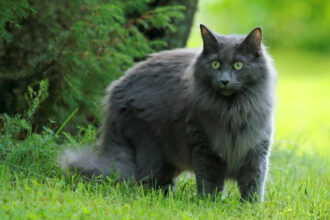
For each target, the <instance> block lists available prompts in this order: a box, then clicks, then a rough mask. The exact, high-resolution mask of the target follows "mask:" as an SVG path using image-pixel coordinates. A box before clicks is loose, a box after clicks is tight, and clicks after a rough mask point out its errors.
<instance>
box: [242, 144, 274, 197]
mask: <svg viewBox="0 0 330 220" xmlns="http://www.w3.org/2000/svg"><path fill="white" fill-rule="evenodd" d="M268 149H269V141H263V142H261V143H260V144H259V145H258V146H257V147H256V148H255V149H252V150H250V151H249V153H248V154H247V156H246V158H245V160H244V162H243V164H242V167H241V168H240V170H239V173H238V176H237V183H238V186H239V189H240V192H241V199H243V200H247V201H250V202H256V201H263V194H264V185H265V180H266V175H267V169H268Z"/></svg>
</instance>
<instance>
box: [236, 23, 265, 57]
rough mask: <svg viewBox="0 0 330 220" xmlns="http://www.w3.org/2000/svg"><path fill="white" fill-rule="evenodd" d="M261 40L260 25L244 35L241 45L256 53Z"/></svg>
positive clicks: (259, 48) (259, 47)
mask: <svg viewBox="0 0 330 220" xmlns="http://www.w3.org/2000/svg"><path fill="white" fill-rule="evenodd" d="M261 40H262V30H261V27H256V28H254V29H253V30H252V31H251V32H250V33H249V34H248V35H247V36H246V38H245V39H244V41H243V43H242V44H241V46H242V48H243V49H245V50H247V51H248V52H251V53H258V52H259V51H260V50H261Z"/></svg>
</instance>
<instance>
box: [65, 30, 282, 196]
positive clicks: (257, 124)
mask: <svg viewBox="0 0 330 220" xmlns="http://www.w3.org/2000/svg"><path fill="white" fill-rule="evenodd" d="M200 28H201V34H202V38H203V49H202V50H192V49H175V50H169V51H163V52H160V53H155V54H152V55H151V56H150V57H149V58H148V59H147V60H145V61H143V62H140V63H138V64H136V65H135V66H134V67H132V68H131V69H129V70H128V71H127V72H126V73H125V75H124V76H122V77H121V78H120V79H119V80H116V81H114V82H112V83H111V85H110V86H109V88H108V95H107V96H106V98H105V100H104V101H105V105H106V108H105V119H104V121H103V126H102V128H101V133H102V136H101V138H100V142H99V143H98V144H97V146H98V149H97V150H96V153H94V151H92V150H87V149H86V150H80V151H72V150H67V151H66V152H65V153H64V154H62V155H61V166H62V167H63V168H64V169H67V168H68V169H69V170H70V171H72V170H73V169H77V170H78V171H80V172H81V173H82V174H84V175H86V176H89V177H91V176H93V175H104V176H106V175H109V174H111V173H112V172H116V173H117V175H118V178H119V179H126V180H127V179H129V180H133V181H136V182H141V183H142V184H146V185H150V186H153V187H157V188H164V189H166V187H167V186H169V185H171V184H172V183H173V179H174V178H175V177H176V176H178V175H179V174H180V173H181V172H182V171H186V170H189V171H193V172H194V173H195V174H196V180H197V190H198V193H200V194H211V195H216V193H217V192H221V190H222V189H223V185H224V180H225V179H234V180H237V183H238V186H239V189H240V192H241V197H242V199H244V200H249V201H257V200H258V199H259V200H261V201H262V200H263V190H264V184H265V178H266V174H267V167H268V156H269V151H270V145H271V143H272V137H273V108H274V82H275V78H276V76H275V71H274V69H273V66H272V62H271V59H270V57H269V56H268V55H267V53H266V51H265V48H264V46H263V45H262V43H261V40H262V33H261V28H258V27H257V28H255V29H253V30H252V31H251V32H250V33H249V34H248V35H219V34H216V33H213V32H212V31H211V30H209V29H208V28H207V27H206V26H204V25H201V26H200Z"/></svg>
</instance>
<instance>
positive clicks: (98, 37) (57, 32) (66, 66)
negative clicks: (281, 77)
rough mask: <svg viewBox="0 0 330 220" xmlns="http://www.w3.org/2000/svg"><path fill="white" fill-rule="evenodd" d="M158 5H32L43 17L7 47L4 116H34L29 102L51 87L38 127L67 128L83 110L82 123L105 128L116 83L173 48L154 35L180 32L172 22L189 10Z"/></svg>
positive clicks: (0, 60)
mask: <svg viewBox="0 0 330 220" xmlns="http://www.w3.org/2000/svg"><path fill="white" fill-rule="evenodd" d="M152 2H153V1H151V0H140V1H133V0H128V1H120V0H109V1H104V0H74V1H66V0H59V1H40V0H34V1H31V2H30V6H29V7H32V8H33V9H34V10H35V11H36V13H34V14H31V15H30V16H29V18H28V19H25V20H24V22H23V25H22V26H21V28H20V29H19V30H18V29H14V30H12V32H11V34H12V41H11V42H6V41H3V42H2V44H1V45H0V112H9V113H15V112H19V113H23V112H26V106H28V105H29V103H28V100H27V99H26V98H24V97H26V96H30V94H31V92H30V90H32V89H33V90H34V91H37V90H38V89H42V88H43V89H44V90H45V87H40V86H41V85H39V83H38V82H40V81H42V80H44V81H47V82H48V87H47V88H46V90H47V91H43V92H42V93H44V94H47V95H48V96H47V97H46V95H44V96H42V97H39V98H42V99H40V101H42V104H40V105H35V104H36V103H35V104H33V105H34V106H33V107H32V108H31V109H30V110H32V112H28V113H27V114H28V115H29V117H30V116H32V117H33V122H34V123H35V124H37V125H45V124H47V122H48V118H49V117H51V116H52V117H53V118H54V119H55V120H56V121H57V122H59V124H61V123H62V122H63V121H64V120H65V119H66V118H67V116H68V115H69V114H70V113H71V112H72V111H73V110H74V109H76V108H79V111H78V112H77V114H76V115H75V117H74V118H73V119H72V120H73V121H74V122H77V123H86V122H94V123H97V122H98V121H99V118H100V110H99V109H100V107H99V104H100V97H102V96H103V95H104V93H105V92H104V90H105V88H106V86H107V85H108V84H109V82H111V81H112V80H114V79H116V78H118V77H119V76H121V75H122V74H123V72H124V71H125V70H126V69H127V68H128V67H130V66H132V65H133V63H134V62H135V61H136V60H140V59H142V58H143V57H145V56H146V55H147V54H148V53H150V52H153V51H155V49H156V48H157V49H161V48H163V47H164V46H165V45H166V43H164V42H163V41H162V40H161V39H153V40H150V39H148V37H147V35H146V32H147V31H148V30H150V29H152V28H155V29H157V30H158V29H159V30H175V27H174V26H173V25H172V24H171V21H172V19H174V18H179V17H182V10H183V7H181V6H170V7H169V6H157V7H155V8H153V7H151V6H150V4H151V3H152ZM28 88H30V89H29V90H28ZM37 93H38V92H37ZM30 105H31V103H30ZM36 107H37V108H36Z"/></svg>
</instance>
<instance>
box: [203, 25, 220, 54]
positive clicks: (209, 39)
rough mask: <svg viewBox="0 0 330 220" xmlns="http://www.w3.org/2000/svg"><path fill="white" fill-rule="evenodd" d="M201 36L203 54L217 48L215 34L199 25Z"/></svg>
mask: <svg viewBox="0 0 330 220" xmlns="http://www.w3.org/2000/svg"><path fill="white" fill-rule="evenodd" d="M200 28H201V34H202V38H203V52H204V53H205V52H206V53H207V52H211V51H214V50H215V49H216V48H218V41H217V38H216V37H215V34H214V33H213V32H212V31H211V30H210V29H208V28H207V27H206V26H205V25H203V24H201V25H200Z"/></svg>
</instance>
